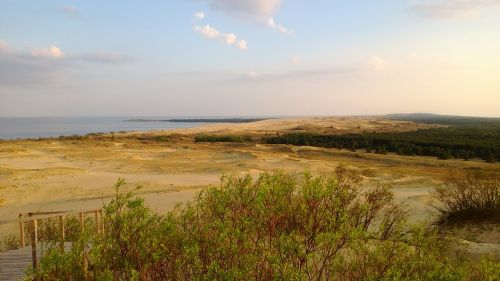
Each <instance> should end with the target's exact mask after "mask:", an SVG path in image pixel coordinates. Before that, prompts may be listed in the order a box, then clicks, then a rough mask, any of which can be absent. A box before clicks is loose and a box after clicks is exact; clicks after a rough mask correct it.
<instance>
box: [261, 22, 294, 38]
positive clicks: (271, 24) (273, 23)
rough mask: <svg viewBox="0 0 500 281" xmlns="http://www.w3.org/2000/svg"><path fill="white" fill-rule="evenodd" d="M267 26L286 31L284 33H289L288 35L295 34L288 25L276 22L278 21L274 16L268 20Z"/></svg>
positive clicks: (282, 31)
mask: <svg viewBox="0 0 500 281" xmlns="http://www.w3.org/2000/svg"><path fill="white" fill-rule="evenodd" d="M267 26H269V27H270V28H272V29H274V30H276V31H279V32H281V33H284V34H288V35H291V34H293V31H292V30H289V29H287V28H286V27H284V26H283V25H281V24H279V23H276V21H275V20H274V18H269V19H268V20H267Z"/></svg>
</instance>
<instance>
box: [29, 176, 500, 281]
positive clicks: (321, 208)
mask: <svg viewBox="0 0 500 281" xmlns="http://www.w3.org/2000/svg"><path fill="white" fill-rule="evenodd" d="M122 184H123V181H119V182H118V183H117V184H116V187H117V190H118V188H119V187H120V185H122ZM392 197H393V196H392V193H391V192H390V190H389V189H388V188H387V187H385V186H373V187H369V186H363V185H362V184H361V180H360V177H359V176H358V175H357V174H355V173H354V172H353V171H351V170H348V169H345V168H342V167H340V168H337V169H336V171H335V173H333V174H325V175H321V176H317V177H313V176H311V175H309V174H307V173H306V174H305V175H304V177H303V178H302V179H299V178H298V177H297V176H296V175H294V174H289V173H284V172H276V173H263V174H261V175H260V177H258V178H257V179H255V178H253V177H252V176H250V175H246V176H242V177H237V176H226V177H223V178H222V180H221V183H220V185H219V186H216V187H211V188H207V189H205V190H204V191H202V192H201V193H200V194H199V195H198V196H197V197H196V198H195V200H194V202H192V203H190V204H187V205H186V206H184V207H181V206H178V207H177V208H176V209H175V210H173V211H171V212H169V213H168V214H166V215H163V216H162V215H158V214H155V213H153V212H152V211H151V210H149V209H148V208H146V207H145V206H144V201H143V199H141V198H137V197H134V196H133V195H132V194H131V193H127V194H120V193H118V192H117V196H116V198H115V199H114V200H113V201H112V202H111V203H109V204H108V205H107V206H106V207H105V225H106V234H105V235H104V236H97V237H95V236H92V234H91V233H89V232H86V233H84V234H82V235H80V236H79V239H78V240H77V241H76V242H75V243H74V247H73V249H72V250H71V252H68V253H64V254H61V253H60V252H59V251H57V249H56V248H54V249H53V250H49V254H47V255H46V256H45V257H44V258H43V259H42V261H41V264H40V269H39V271H38V272H36V273H33V272H32V273H31V275H30V276H31V277H30V278H31V279H32V280H42V279H43V280H85V279H87V280H346V281H347V280H476V279H473V277H477V276H486V277H488V276H497V275H495V274H496V273H498V263H497V262H495V261H492V260H491V259H485V260H484V261H483V262H482V263H481V264H480V265H479V266H471V265H466V264H464V263H462V262H461V261H453V260H450V259H448V258H447V257H446V256H445V254H444V253H445V250H446V249H447V247H448V246H449V245H448V239H443V237H440V236H439V235H438V233H437V231H436V230H435V229H432V228H425V227H419V226H413V225H408V224H407V223H406V212H405V210H404V209H402V208H401V207H400V206H398V205H396V204H395V203H394V202H393V198H392Z"/></svg>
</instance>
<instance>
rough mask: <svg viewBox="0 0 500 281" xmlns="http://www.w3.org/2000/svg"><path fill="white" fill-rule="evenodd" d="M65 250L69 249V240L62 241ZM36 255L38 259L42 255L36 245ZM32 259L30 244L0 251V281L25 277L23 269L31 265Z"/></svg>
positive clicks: (10, 280) (17, 280)
mask: <svg viewBox="0 0 500 281" xmlns="http://www.w3.org/2000/svg"><path fill="white" fill-rule="evenodd" d="M64 248H65V249H66V251H69V250H71V242H66V243H64ZM36 252H37V256H38V260H40V258H41V256H42V255H43V253H44V252H43V249H42V248H41V247H40V246H38V247H37V251H36ZM32 265H33V259H32V256H31V246H29V247H24V248H21V249H17V250H12V251H7V252H3V253H0V280H1V281H20V280H23V279H24V277H25V274H24V273H25V271H26V269H27V268H28V267H32Z"/></svg>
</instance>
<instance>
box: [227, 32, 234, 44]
mask: <svg viewBox="0 0 500 281" xmlns="http://www.w3.org/2000/svg"><path fill="white" fill-rule="evenodd" d="M236 38H237V37H236V35H234V34H233V33H229V34H226V36H225V40H226V44H228V45H233V44H234V43H236Z"/></svg>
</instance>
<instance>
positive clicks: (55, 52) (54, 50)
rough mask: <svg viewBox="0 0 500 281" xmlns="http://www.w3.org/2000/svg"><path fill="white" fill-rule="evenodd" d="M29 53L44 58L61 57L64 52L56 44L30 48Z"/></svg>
mask: <svg viewBox="0 0 500 281" xmlns="http://www.w3.org/2000/svg"><path fill="white" fill-rule="evenodd" d="M31 55H32V56H33V57H37V58H46V59H61V58H64V53H63V52H62V51H61V49H60V48H59V47H57V46H54V45H52V46H50V47H48V48H37V49H33V50H31Z"/></svg>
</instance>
